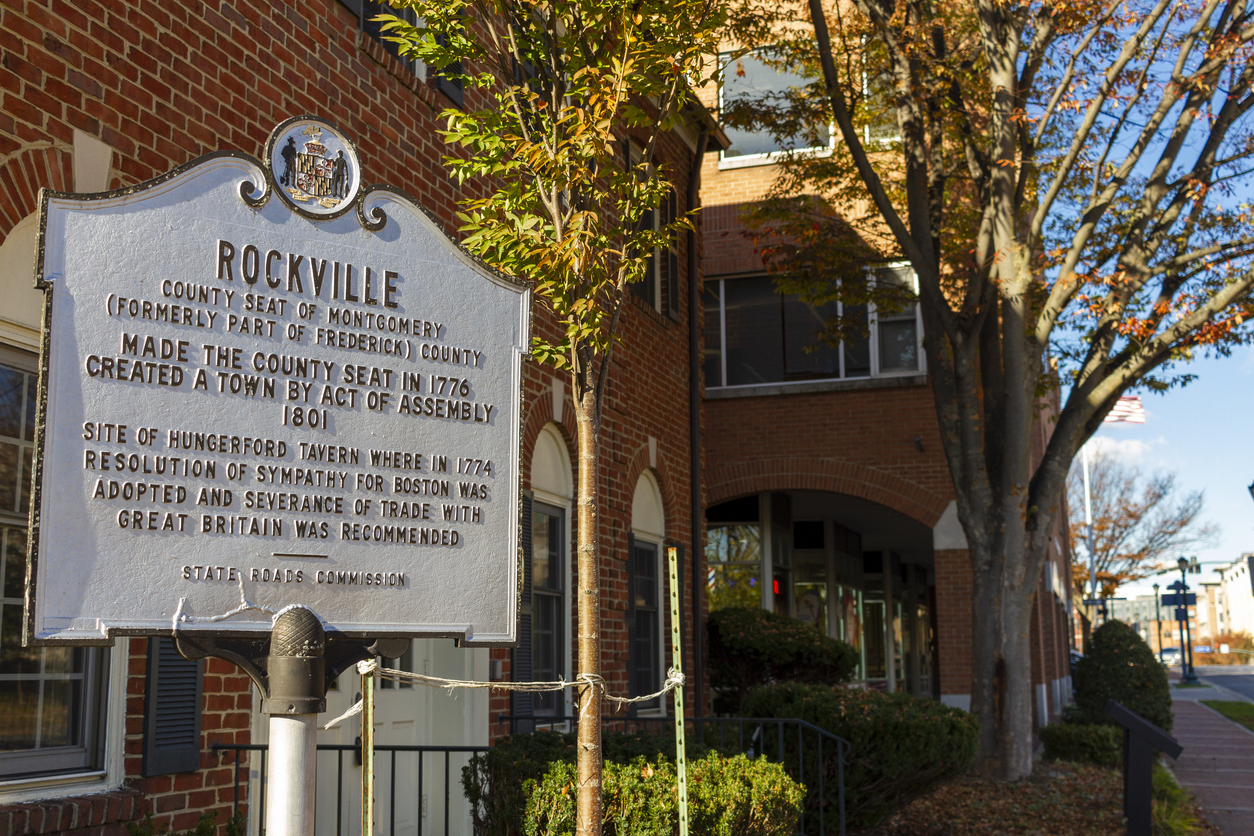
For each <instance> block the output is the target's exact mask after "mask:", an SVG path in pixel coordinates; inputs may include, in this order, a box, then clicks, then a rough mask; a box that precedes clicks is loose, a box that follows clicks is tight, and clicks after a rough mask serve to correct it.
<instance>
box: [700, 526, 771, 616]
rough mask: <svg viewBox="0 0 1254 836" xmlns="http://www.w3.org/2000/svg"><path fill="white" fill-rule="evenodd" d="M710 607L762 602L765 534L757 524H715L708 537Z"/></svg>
mask: <svg viewBox="0 0 1254 836" xmlns="http://www.w3.org/2000/svg"><path fill="white" fill-rule="evenodd" d="M705 559H706V566H708V567H709V575H708V586H709V598H710V609H712V610H717V609H721V608H722V607H760V606H762V535H761V529H760V528H759V527H758V526H757V525H743V524H742V525H712V526H710V528H709V531H708V533H707V536H706V541H705Z"/></svg>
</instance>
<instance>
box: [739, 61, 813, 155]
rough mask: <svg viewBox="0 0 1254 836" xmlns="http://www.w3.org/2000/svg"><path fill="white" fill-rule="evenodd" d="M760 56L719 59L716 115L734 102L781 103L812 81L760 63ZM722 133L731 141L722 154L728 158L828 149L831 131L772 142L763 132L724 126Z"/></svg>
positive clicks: (770, 137)
mask: <svg viewBox="0 0 1254 836" xmlns="http://www.w3.org/2000/svg"><path fill="white" fill-rule="evenodd" d="M763 57H764V53H762V52H757V53H749V54H748V55H743V56H741V57H740V58H739V59H732V57H731V54H730V53H723V55H721V56H720V59H721V62H722V64H723V66H724V70H723V83H722V86H721V87H720V88H719V112H720V113H726V112H727V110H728V109H729V108H732V107H735V106H736V105H737V103H738V102H741V101H748V100H758V101H763V102H765V103H771V102H774V103H776V104H781V103H782V101H783V97H784V96H785V95H787V93H788V91H789V90H790V89H792V88H796V87H805V86H806V85H807V84H809V83H810V82H811V81H812V79H809V78H806V77H805V76H802V75H799V74H797V73H792V72H787V71H784V70H780V69H777V68H775V67H772V66H770V64H768V63H767V62H766V61H765V60H763ZM723 131H724V133H726V134H727V138H728V139H729V140H731V147H730V148H728V149H727V150H726V151H724V152H723V158H724V159H730V158H732V157H749V156H765V155H767V154H774V153H778V152H780V151H793V150H804V149H807V148H829V147H831V141H832V132H831V127H830V126H829V125H822V126H819V127H817V128H816V129H815V135H814V136H812V137H807V136H804V135H801V134H797V135H794V136H790V137H784V138H781V139H776V138H775V137H773V136H772V135H771V133H770V132H769V131H766V130H756V131H749V130H743V129H740V128H731V127H726V126H724V128H723Z"/></svg>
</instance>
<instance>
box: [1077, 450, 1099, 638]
mask: <svg viewBox="0 0 1254 836" xmlns="http://www.w3.org/2000/svg"><path fill="white" fill-rule="evenodd" d="M1080 454H1081V458H1082V459H1083V460H1084V527H1085V528H1086V529H1087V534H1088V538H1087V539H1088V547H1089V583H1090V586H1091V587H1092V590H1093V591H1092V593H1091V595H1090V596H1089V597H1090V600H1092V601H1093V605H1092V606H1093V621H1092V622H1090V623H1094V622H1096V621H1097V555H1096V554H1095V553H1094V551H1093V498H1092V493H1091V491H1090V490H1089V445H1088V443H1087V442H1086V443H1085V444H1084V446H1083V447H1081V448H1080Z"/></svg>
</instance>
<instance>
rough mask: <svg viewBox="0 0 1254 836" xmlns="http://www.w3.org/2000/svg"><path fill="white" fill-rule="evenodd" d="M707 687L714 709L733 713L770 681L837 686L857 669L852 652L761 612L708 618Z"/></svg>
mask: <svg viewBox="0 0 1254 836" xmlns="http://www.w3.org/2000/svg"><path fill="white" fill-rule="evenodd" d="M708 623H709V638H710V655H709V659H710V684H711V685H712V686H713V687H714V688H715V689H716V690H717V691H719V693H720V696H721V699H720V700H719V706H718V708H719V710H721V711H726V712H728V713H736V712H737V711H738V710H739V709H740V705H741V703H742V702H743V701H744V698H745V695H746V694H747V693H748V692H749V689H750V688H753V687H756V686H758V685H766V684H768V683H771V682H808V683H812V684H819V685H838V684H840V683H842V682H847V681H848V680H849V679H850V678H851V677H852V676H853V675H854V673H855V672H856V671H857V669H858V653H857V651H855V650H854V649H853V648H852V647H850V646H849V645H847V644H845V643H844V642H842V641H837V640H836V639H832V638H828V637H827V636H825V635H823V633H821V632H819V631H818V630H816V629H815V628H814V627H813V626H810V625H807V624H804V623H803V622H800V621H798V620H796V619H795V618H789V617H788V616H785V615H777V614H775V613H773V612H768V611H767V610H764V609H762V608H761V607H725V608H723V609H718V610H715V611H713V612H712V613H710V618H709V622H708Z"/></svg>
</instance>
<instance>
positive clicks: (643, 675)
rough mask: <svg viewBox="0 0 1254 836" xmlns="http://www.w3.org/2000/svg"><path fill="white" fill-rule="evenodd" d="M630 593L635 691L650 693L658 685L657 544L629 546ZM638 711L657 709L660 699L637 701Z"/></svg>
mask: <svg viewBox="0 0 1254 836" xmlns="http://www.w3.org/2000/svg"><path fill="white" fill-rule="evenodd" d="M631 562H632V566H631V570H632V571H631V578H632V589H631V595H632V596H633V598H634V602H633V603H634V608H633V615H632V617H633V618H634V622H633V626H634V628H635V629H634V631H633V633H632V642H633V645H634V646H633V647H632V648H631V665H632V668H633V672H634V673H635V686H636V687H635V691H636V692H635V693H634V694H632V696H640V695H642V694H652V693H653V692H654V691H657V690H659V689H660V688H661V687H662V618H661V616H662V614H661V611H660V610H659V608H658V547H657V545H655V544H653V543H645V542H641V541H640V540H636V541H634V543H633V545H632V549H631ZM636 707H637V708H638V709H640V710H641V711H649V710H657V709H660V708H661V707H662V699H661V697H658V698H657V699H653V700H650V701H648V702H643V703H637V705H636Z"/></svg>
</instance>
